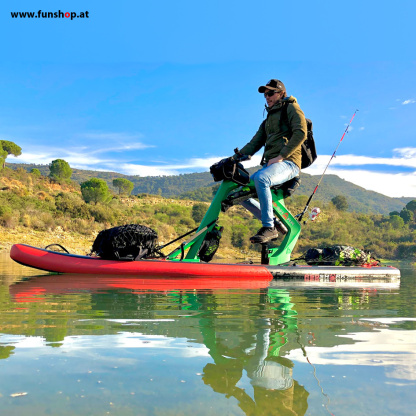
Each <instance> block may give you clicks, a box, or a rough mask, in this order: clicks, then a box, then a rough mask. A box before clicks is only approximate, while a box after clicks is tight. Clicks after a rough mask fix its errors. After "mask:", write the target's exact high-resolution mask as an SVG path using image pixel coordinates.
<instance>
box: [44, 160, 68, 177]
mask: <svg viewBox="0 0 416 416" xmlns="http://www.w3.org/2000/svg"><path fill="white" fill-rule="evenodd" d="M49 171H50V173H49V177H50V178H51V179H53V180H55V181H60V180H64V181H67V180H69V179H70V177H71V175H72V169H71V167H70V166H69V163H68V162H66V161H65V160H63V159H56V160H52V163H51V164H50V165H49Z"/></svg>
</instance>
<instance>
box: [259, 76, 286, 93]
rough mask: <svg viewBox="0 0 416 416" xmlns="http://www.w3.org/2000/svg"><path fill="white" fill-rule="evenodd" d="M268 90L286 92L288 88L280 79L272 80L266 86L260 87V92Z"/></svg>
mask: <svg viewBox="0 0 416 416" xmlns="http://www.w3.org/2000/svg"><path fill="white" fill-rule="evenodd" d="M266 90H275V91H284V92H286V87H285V85H284V84H283V82H282V81H279V80H278V79H271V80H270V81H269V82H268V83H267V84H266V85H262V86H260V87H259V92H260V93H263V92H265V91H266Z"/></svg>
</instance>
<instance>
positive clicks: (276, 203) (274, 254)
mask: <svg viewBox="0 0 416 416" xmlns="http://www.w3.org/2000/svg"><path fill="white" fill-rule="evenodd" d="M246 186H248V187H250V188H252V189H254V182H253V181H250V183H249V184H248V185H246ZM238 187H239V185H238V184H236V183H234V182H232V181H229V180H225V181H223V182H222V183H221V185H220V187H219V188H218V191H217V193H216V194H215V197H214V199H213V201H212V203H211V205H210V207H209V208H208V211H207V212H206V214H205V216H204V218H203V219H202V221H201V224H200V225H199V227H198V230H197V232H198V231H200V230H202V229H203V228H205V227H207V225H209V227H208V228H207V229H206V231H205V232H203V233H201V234H200V235H198V236H196V237H195V238H194V239H192V240H190V241H188V242H187V243H186V244H185V245H183V246H182V247H180V248H178V249H177V250H175V251H174V252H173V253H171V255H169V259H170V260H176V259H175V258H176V257H177V256H179V255H180V254H181V253H182V252H183V251H185V250H187V249H188V248H189V251H188V252H187V253H186V255H185V257H184V259H183V261H190V262H195V261H199V257H198V252H199V249H200V247H201V244H202V242H203V241H204V238H205V236H206V234H207V232H208V231H210V230H211V229H212V228H213V227H214V225H215V224H214V223H215V220H216V219H217V218H218V217H219V215H220V212H221V203H222V201H224V200H225V199H226V198H227V196H228V194H229V193H230V192H231V191H233V190H234V189H236V188H238ZM271 191H272V200H273V211H274V213H275V215H276V216H277V217H278V218H279V219H280V221H282V223H283V224H284V225H285V226H286V228H287V230H288V232H287V234H286V235H285V237H284V239H283V241H282V243H281V244H280V246H279V247H276V248H271V249H269V255H268V256H269V264H270V265H271V266H275V265H279V264H283V263H287V262H289V261H290V255H291V254H292V251H293V249H294V247H295V245H296V242H297V240H298V238H299V235H300V231H301V226H300V224H299V222H298V221H297V220H296V219H295V217H294V216H293V215H292V214H291V213H290V212H289V211H288V209H287V208H286V206H285V203H284V197H283V191H282V190H281V189H278V190H273V189H272V190H271Z"/></svg>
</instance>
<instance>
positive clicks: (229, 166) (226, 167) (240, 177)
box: [209, 158, 250, 185]
mask: <svg viewBox="0 0 416 416" xmlns="http://www.w3.org/2000/svg"><path fill="white" fill-rule="evenodd" d="M209 171H210V172H211V175H212V176H213V178H214V181H215V182H220V181H223V180H224V179H228V180H230V181H233V182H235V183H237V184H238V185H247V184H248V183H249V182H250V175H249V173H248V172H247V171H246V170H245V169H244V166H243V165H242V164H241V163H238V162H236V161H234V160H232V159H231V158H227V159H222V160H220V161H219V162H217V163H215V164H214V165H212V166H211V167H210V168H209Z"/></svg>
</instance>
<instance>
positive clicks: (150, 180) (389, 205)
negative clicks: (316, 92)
mask: <svg viewBox="0 0 416 416" xmlns="http://www.w3.org/2000/svg"><path fill="white" fill-rule="evenodd" d="M7 166H8V167H9V168H12V169H17V168H19V167H20V168H23V169H25V170H27V171H30V170H31V169H33V168H37V169H39V170H40V172H41V173H42V175H45V176H47V175H48V174H49V167H48V165H34V164H20V163H8V164H7ZM248 170H249V172H250V173H252V172H254V171H255V170H257V168H251V169H248ZM92 177H95V178H101V179H104V180H105V181H106V182H107V183H108V185H109V187H110V189H113V190H115V189H114V188H113V186H112V182H113V179H115V178H126V179H128V180H130V181H131V182H133V183H134V189H133V194H140V193H147V194H155V195H160V196H163V197H166V198H172V197H179V198H186V199H193V200H196V201H210V200H211V199H212V187H213V186H215V185H217V184H216V183H215V182H214V181H213V179H212V176H211V175H210V173H209V172H202V173H187V174H181V175H173V176H144V177H140V176H137V175H123V174H121V173H117V172H101V171H90V170H82V169H73V174H72V177H71V179H72V180H74V181H75V182H78V183H81V182H84V181H86V180H88V179H90V178H92ZM318 181H319V176H312V175H308V174H307V173H302V174H301V186H300V187H299V189H298V190H297V191H296V195H307V196H309V195H310V194H311V193H312V192H313V190H314V188H315V186H316V184H317V183H318ZM337 195H344V196H345V197H346V198H347V200H348V204H349V209H348V210H349V211H350V212H359V213H365V214H369V213H373V214H384V215H386V214H388V213H389V212H392V211H401V209H402V208H403V207H404V206H405V205H406V204H407V203H408V202H409V201H411V200H412V199H416V197H415V198H391V197H388V196H386V195H383V194H380V193H378V192H374V191H368V190H366V189H364V188H362V187H360V186H357V185H355V184H353V183H351V182H348V181H345V180H343V179H341V178H339V177H338V176H336V175H326V176H325V177H324V179H323V181H322V183H321V185H320V187H319V190H318V191H317V195H316V196H317V198H319V200H321V201H323V202H329V201H331V199H332V198H334V197H335V196H337Z"/></svg>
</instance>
